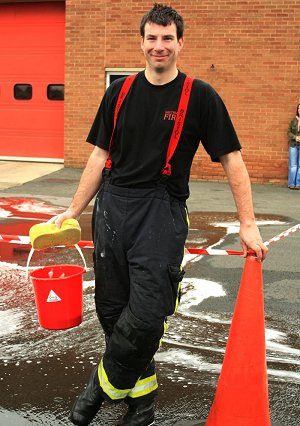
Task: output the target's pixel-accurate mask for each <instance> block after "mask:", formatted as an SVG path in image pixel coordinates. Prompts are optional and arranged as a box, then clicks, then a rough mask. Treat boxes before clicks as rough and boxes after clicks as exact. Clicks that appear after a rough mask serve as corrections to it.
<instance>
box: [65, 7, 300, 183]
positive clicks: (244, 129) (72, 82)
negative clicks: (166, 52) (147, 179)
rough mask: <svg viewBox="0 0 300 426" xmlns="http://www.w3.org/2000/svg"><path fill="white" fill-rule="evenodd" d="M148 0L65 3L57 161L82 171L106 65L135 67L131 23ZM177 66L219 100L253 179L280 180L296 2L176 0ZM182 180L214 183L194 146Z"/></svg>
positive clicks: (290, 107)
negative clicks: (61, 157)
mask: <svg viewBox="0 0 300 426" xmlns="http://www.w3.org/2000/svg"><path fill="white" fill-rule="evenodd" d="M152 4H153V2H152V1H151V2H150V1H144V2H141V1H140V0H126V1H123V0H109V1H101V0H100V1H99V0H67V1H66V102H65V165H66V166H73V167H82V166H84V164H85V162H86V159H87V158H88V155H89V153H90V151H91V148H90V147H89V146H88V144H85V143H84V140H85V138H86V135H87V132H88V130H89V128H90V125H91V122H92V120H93V117H94V114H95V113H96V110H97V107H98V103H99V101H100V99H101V97H102V95H103V93H104V89H105V68H112V67H121V68H124V67H143V66H144V57H143V55H142V52H141V50H140V40H139V33H138V29H139V22H140V17H141V15H142V14H143V13H144V12H145V11H147V10H148V9H149V8H150V7H151V6H152ZM172 6H173V7H174V8H175V9H177V10H178V12H180V13H181V14H182V15H183V17H184V18H185V24H186V30H185V46H184V48H183V50H182V52H181V55H180V59H179V68H180V69H181V70H182V71H184V72H187V73H188V74H189V75H191V76H194V77H197V78H201V79H202V80H204V81H206V82H208V83H210V84H212V86H213V87H214V88H215V89H217V91H218V92H219V93H220V95H221V96H222V98H223V100H224V101H225V103H226V105H227V108H228V110H229V112H230V115H231V118H232V121H233V123H234V126H235V128H236V130H237V133H238V136H239V138H240V141H241V144H242V146H243V150H242V153H243V157H244V160H245V162H246V164H247V167H248V170H249V173H250V176H251V180H252V181H253V182H274V183H285V182H286V177H287V135H286V132H287V126H288V124H289V121H290V120H291V119H292V117H293V116H294V114H295V110H296V105H297V103H298V102H299V98H300V90H299V84H298V79H299V69H300V67H299V63H300V61H299V59H300V58H299V30H298V28H299V19H300V4H299V1H298V0H278V1H274V0H252V1H242V0H241V1H234V0H231V1H230V0H227V1H226V0H215V1H211V0H191V1H189V0H185V1H174V2H172ZM191 177H192V178H194V179H212V180H222V179H223V171H222V168H221V166H220V165H218V164H213V163H211V161H210V159H209V158H208V156H207V154H206V153H205V151H204V150H203V148H202V147H200V148H199V150H198V153H197V155H196V157H195V160H194V163H193V167H192V173H191Z"/></svg>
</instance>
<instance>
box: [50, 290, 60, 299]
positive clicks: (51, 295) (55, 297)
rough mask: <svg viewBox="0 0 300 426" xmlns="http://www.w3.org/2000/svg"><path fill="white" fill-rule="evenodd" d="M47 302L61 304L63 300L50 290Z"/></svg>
mask: <svg viewBox="0 0 300 426" xmlns="http://www.w3.org/2000/svg"><path fill="white" fill-rule="evenodd" d="M47 302H61V298H60V297H59V296H57V294H56V293H54V291H53V290H50V293H49V294H48V298H47Z"/></svg>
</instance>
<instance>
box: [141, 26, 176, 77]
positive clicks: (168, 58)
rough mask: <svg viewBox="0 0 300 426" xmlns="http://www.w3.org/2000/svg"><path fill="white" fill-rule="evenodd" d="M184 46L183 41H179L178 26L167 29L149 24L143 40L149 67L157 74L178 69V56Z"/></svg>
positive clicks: (142, 45)
mask: <svg viewBox="0 0 300 426" xmlns="http://www.w3.org/2000/svg"><path fill="white" fill-rule="evenodd" d="M182 46H183V39H182V38H181V39H179V40H178V39H177V34H176V25H175V24H174V22H172V23H171V24H170V25H167V26H166V27H164V26H162V25H157V24H153V23H151V22H148V23H147V24H146V25H145V35H144V38H142V40H141V47H142V50H143V52H144V55H145V58H146V62H147V66H149V67H151V68H153V69H154V70H155V71H156V72H164V71H167V70H169V69H172V68H173V67H176V63H177V56H178V54H179V52H180V50H181V48H182Z"/></svg>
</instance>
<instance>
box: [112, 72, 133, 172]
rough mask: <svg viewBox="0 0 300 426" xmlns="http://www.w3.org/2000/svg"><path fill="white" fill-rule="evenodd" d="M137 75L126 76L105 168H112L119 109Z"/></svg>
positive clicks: (117, 105)
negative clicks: (112, 153)
mask: <svg viewBox="0 0 300 426" xmlns="http://www.w3.org/2000/svg"><path fill="white" fill-rule="evenodd" d="M136 76H137V74H132V75H129V76H128V77H126V78H125V80H124V83H123V85H122V87H121V90H120V93H119V96H118V99H117V103H116V108H115V113H114V127H113V131H112V134H111V137H110V141H109V148H108V158H107V160H106V162H105V168H106V169H111V166H112V160H111V151H112V145H113V139H114V133H115V129H116V125H117V119H118V114H119V111H120V109H121V106H122V103H123V101H124V99H125V98H126V96H127V93H128V92H129V89H130V87H131V86H132V83H133V82H134V80H135V78H136Z"/></svg>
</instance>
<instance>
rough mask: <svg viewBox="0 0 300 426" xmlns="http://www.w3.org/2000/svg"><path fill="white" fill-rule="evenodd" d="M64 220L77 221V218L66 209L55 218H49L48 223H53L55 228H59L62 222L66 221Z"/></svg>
mask: <svg viewBox="0 0 300 426" xmlns="http://www.w3.org/2000/svg"><path fill="white" fill-rule="evenodd" d="M66 219H77V220H78V217H76V215H75V214H74V213H73V212H72V210H69V209H68V210H66V211H65V212H63V213H60V214H58V215H56V216H53V217H51V219H49V220H48V223H55V225H56V226H57V228H60V227H61V224H62V223H63V221H64V220H66Z"/></svg>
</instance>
